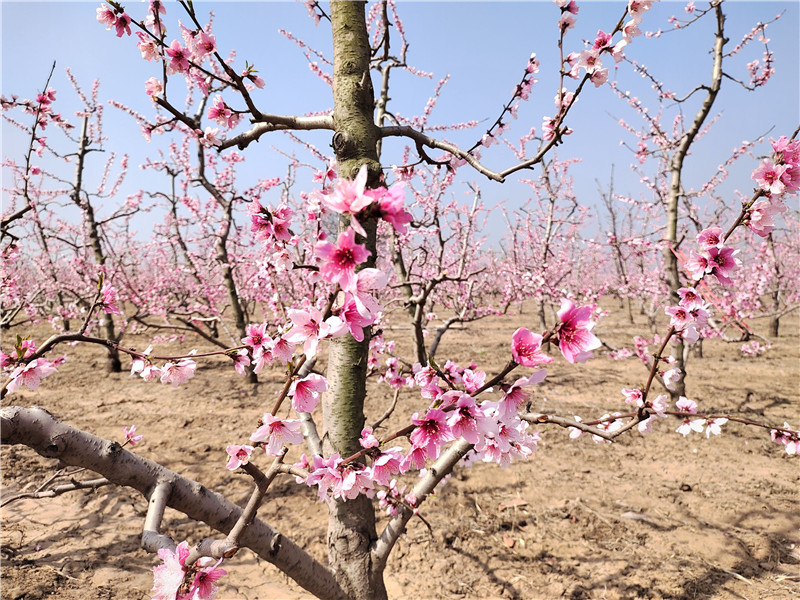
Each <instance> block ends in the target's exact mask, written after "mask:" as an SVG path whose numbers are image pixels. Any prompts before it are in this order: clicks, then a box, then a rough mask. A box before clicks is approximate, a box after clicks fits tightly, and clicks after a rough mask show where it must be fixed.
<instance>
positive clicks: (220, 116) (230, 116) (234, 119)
mask: <svg viewBox="0 0 800 600" xmlns="http://www.w3.org/2000/svg"><path fill="white" fill-rule="evenodd" d="M167 52H169V50H167ZM208 118H209V119H211V120H212V121H216V122H217V123H219V124H220V125H222V126H224V127H227V128H228V129H233V128H234V127H236V125H238V124H239V119H240V115H239V114H238V113H235V112H233V110H231V108H230V107H229V106H228V105H227V104H225V101H224V100H223V99H222V96H220V95H219V94H217V95H216V96H215V97H214V101H213V102H212V104H211V108H209V109H208ZM258 206H260V205H258Z"/></svg>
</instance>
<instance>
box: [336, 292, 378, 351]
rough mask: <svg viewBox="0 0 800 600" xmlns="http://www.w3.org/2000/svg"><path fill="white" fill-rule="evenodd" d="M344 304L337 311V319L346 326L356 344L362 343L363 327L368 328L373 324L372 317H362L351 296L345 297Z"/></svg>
mask: <svg viewBox="0 0 800 600" xmlns="http://www.w3.org/2000/svg"><path fill="white" fill-rule="evenodd" d="M345 298H346V299H345V303H344V305H343V306H342V308H341V310H340V311H339V318H341V319H342V321H344V322H345V323H346V324H347V328H348V329H349V330H350V335H352V336H353V339H354V340H356V341H357V342H363V341H364V327H369V326H370V325H372V323H373V320H374V319H373V317H370V318H367V317H364V316H363V315H362V314H361V313H360V312H359V311H358V305H357V304H356V301H355V299H354V298H353V296H352V295H350V294H347V296H345Z"/></svg>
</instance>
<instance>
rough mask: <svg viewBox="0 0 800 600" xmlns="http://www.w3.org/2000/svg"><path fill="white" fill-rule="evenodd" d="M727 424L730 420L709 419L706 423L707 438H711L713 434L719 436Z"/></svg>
mask: <svg viewBox="0 0 800 600" xmlns="http://www.w3.org/2000/svg"><path fill="white" fill-rule="evenodd" d="M727 422H728V419H725V418H718V419H708V420H707V421H706V437H707V438H708V437H711V434H714V435H719V434H720V433H722V426H723V425H725V423H727Z"/></svg>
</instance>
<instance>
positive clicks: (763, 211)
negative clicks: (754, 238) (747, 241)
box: [746, 196, 786, 237]
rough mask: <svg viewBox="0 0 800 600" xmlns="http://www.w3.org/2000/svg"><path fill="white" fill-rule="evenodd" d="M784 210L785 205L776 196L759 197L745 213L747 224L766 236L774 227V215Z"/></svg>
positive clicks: (757, 232) (762, 235) (758, 233)
mask: <svg viewBox="0 0 800 600" xmlns="http://www.w3.org/2000/svg"><path fill="white" fill-rule="evenodd" d="M785 210H786V205H785V204H783V202H781V201H780V200H778V199H777V198H775V197H774V196H773V197H770V198H759V199H758V200H756V201H755V202H754V203H753V206H751V207H750V210H749V211H748V214H747V217H748V218H747V221H746V222H747V226H748V227H749V228H750V229H751V230H752V231H753V232H755V233H756V235H760V236H761V237H767V236H768V235H769V234H770V233H772V230H773V229H775V215H777V214H781V213H783V212H784V211H785Z"/></svg>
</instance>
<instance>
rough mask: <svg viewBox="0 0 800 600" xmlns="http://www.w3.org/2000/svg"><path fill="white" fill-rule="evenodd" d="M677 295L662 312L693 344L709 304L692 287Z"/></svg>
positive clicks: (682, 289)
mask: <svg viewBox="0 0 800 600" xmlns="http://www.w3.org/2000/svg"><path fill="white" fill-rule="evenodd" d="M712 229H718V228H712ZM706 231H709V230H706ZM701 235H702V234H701ZM678 295H679V296H680V298H681V299H680V301H679V302H678V305H677V306H668V307H666V308H665V309H664V312H665V313H666V314H667V316H669V324H670V327H674V328H675V331H677V332H678V334H679V335H680V336H681V338H682V339H683V341H684V342H685V343H687V344H694V343H695V342H696V341H697V340H698V339H699V337H700V334H699V333H698V331H697V326H698V325H704V324H705V323H707V322H708V317H709V306H708V305H707V304H706V303H705V302H704V301H703V298H702V297H701V296H700V295H699V294H698V293H697V290H696V289H695V288H693V287H685V288H681V289H679V290H678Z"/></svg>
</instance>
